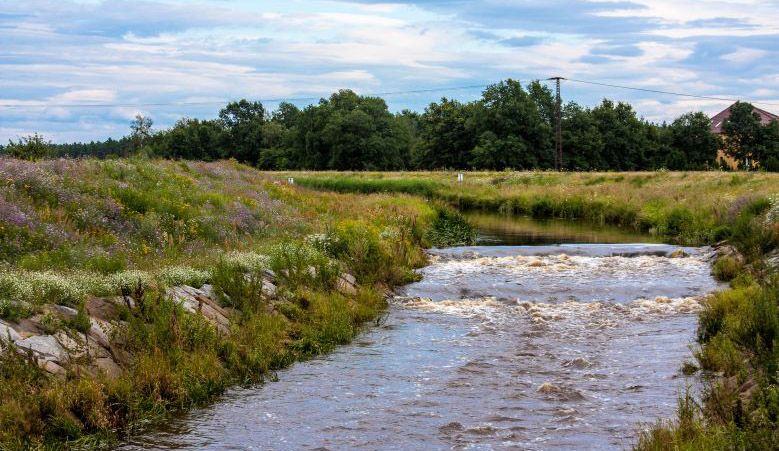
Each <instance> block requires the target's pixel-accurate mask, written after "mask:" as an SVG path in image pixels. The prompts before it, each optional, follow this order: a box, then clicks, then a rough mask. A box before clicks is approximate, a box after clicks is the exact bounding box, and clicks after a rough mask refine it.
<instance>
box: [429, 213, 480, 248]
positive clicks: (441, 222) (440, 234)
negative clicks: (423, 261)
mask: <svg viewBox="0 0 779 451" xmlns="http://www.w3.org/2000/svg"><path fill="white" fill-rule="evenodd" d="M436 213H437V217H436V219H435V220H434V221H433V223H432V224H431V226H430V228H429V229H428V231H427V234H426V236H425V238H426V239H427V240H428V241H429V242H430V243H431V244H432V245H433V246H436V247H446V246H467V245H470V244H473V242H474V241H475V240H476V228H475V227H474V226H473V225H472V224H471V223H469V222H468V220H467V219H465V217H464V216H463V215H461V214H460V213H458V212H457V211H454V210H451V209H449V208H445V207H437V208H436Z"/></svg>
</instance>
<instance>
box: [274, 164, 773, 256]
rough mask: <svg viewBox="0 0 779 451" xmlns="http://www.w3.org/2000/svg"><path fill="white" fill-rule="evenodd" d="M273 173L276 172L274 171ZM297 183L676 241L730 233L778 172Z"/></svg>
mask: <svg viewBox="0 0 779 451" xmlns="http://www.w3.org/2000/svg"><path fill="white" fill-rule="evenodd" d="M277 176H278V175H277ZM283 176H284V177H289V176H292V177H294V178H295V181H296V183H298V181H300V183H302V184H303V185H304V186H306V187H310V188H313V189H319V190H333V191H339V192H347V191H348V192H372V191H374V190H375V191H386V192H404V193H410V194H415V195H420V196H424V197H427V198H430V199H438V200H443V201H445V202H447V203H449V204H450V205H452V206H455V207H457V208H460V209H463V210H467V209H480V210H488V211H500V212H504V213H513V214H518V215H527V216H531V217H535V218H564V219H581V220H586V221H590V222H594V223H598V224H612V225H617V226H620V227H625V228H629V229H631V230H635V231H639V232H642V233H651V234H653V235H655V236H657V237H659V238H661V239H663V240H666V241H671V242H676V243H680V244H690V245H698V244H708V243H712V242H715V241H720V240H722V239H726V238H727V237H728V236H729V235H730V233H731V227H732V225H733V224H732V223H731V219H732V218H731V217H729V212H730V211H731V210H732V209H733V208H734V206H738V205H739V204H740V203H741V202H743V199H748V198H755V197H762V198H767V197H770V196H772V195H777V188H776V187H777V186H779V175H777V174H770V173H764V174H763V173H748V174H740V175H733V174H729V173H720V172H678V173H677V172H667V171H657V172H646V173H623V174H620V173H554V172H467V173H465V181H463V182H458V181H457V178H456V173H452V172H403V173H371V172H367V173H349V174H346V175H338V176H335V175H334V174H333V173H329V172H322V173H311V172H305V173H302V172H289V173H283Z"/></svg>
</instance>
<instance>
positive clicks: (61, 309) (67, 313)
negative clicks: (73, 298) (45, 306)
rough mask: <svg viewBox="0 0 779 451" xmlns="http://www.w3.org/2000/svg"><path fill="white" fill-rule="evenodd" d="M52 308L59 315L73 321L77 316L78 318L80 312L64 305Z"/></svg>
mask: <svg viewBox="0 0 779 451" xmlns="http://www.w3.org/2000/svg"><path fill="white" fill-rule="evenodd" d="M52 308H53V309H54V310H56V311H57V313H59V314H60V315H61V316H62V317H63V318H65V319H73V318H75V317H76V316H78V310H76V309H74V308H71V307H67V306H64V305H54V306H52Z"/></svg>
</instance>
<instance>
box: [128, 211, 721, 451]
mask: <svg viewBox="0 0 779 451" xmlns="http://www.w3.org/2000/svg"><path fill="white" fill-rule="evenodd" d="M488 219H489V221H491V224H492V227H485V226H483V224H484V222H485V221H487V220H488ZM500 221H511V223H510V224H503V225H501V224H500ZM475 222H477V223H478V224H481V225H482V228H481V233H480V236H479V243H478V245H477V246H472V247H464V248H451V249H440V250H433V251H431V264H430V265H429V266H427V267H426V268H424V269H422V270H421V273H422V275H423V279H422V281H420V282H418V283H415V284H411V285H409V286H406V287H404V288H403V289H402V290H400V291H399V293H398V296H396V297H394V298H393V299H392V300H391V302H390V308H389V313H388V316H387V318H386V319H385V320H384V321H383V323H382V324H381V325H380V326H378V327H370V328H368V329H366V331H365V332H364V333H362V334H361V335H360V336H359V337H358V338H357V339H356V340H355V341H354V343H353V344H351V345H349V346H343V347H340V348H338V349H337V350H336V351H335V352H333V353H332V354H329V355H327V356H322V357H320V358H317V359H314V360H311V361H307V362H302V363H297V364H295V365H293V366H292V367H291V368H289V369H287V370H284V371H281V372H279V373H278V378H279V380H278V382H269V383H267V384H265V385H260V386H256V387H250V388H245V387H244V388H234V389H231V390H230V391H229V392H228V393H227V394H226V395H225V396H223V397H221V398H220V399H219V400H218V401H217V402H216V403H214V404H213V405H211V406H209V407H207V408H203V409H195V410H191V411H188V412H186V413H182V414H179V415H176V416H174V417H173V418H171V419H170V420H168V421H167V422H165V423H164V424H162V425H159V426H157V427H155V428H154V429H151V430H148V431H147V432H145V433H144V434H141V435H138V436H135V437H132V438H131V439H128V440H127V441H125V442H123V443H122V444H121V445H120V447H119V448H120V449H123V450H140V449H158V450H170V449H209V450H211V449H213V450H268V449H271V450H276V449H277V450H287V449H295V450H297V449H311V450H314V449H318V450H324V449H329V450H342V449H365V450H374V449H381V450H409V449H415V450H444V449H463V450H471V449H473V450H490V449H531V450H535V449H538V450H541V449H582V450H590V449H592V450H594V449H625V448H630V446H631V445H632V444H633V443H634V441H635V437H636V435H637V433H638V431H639V430H640V429H641V427H643V426H645V425H646V424H647V423H648V422H651V421H654V419H656V418H658V417H670V416H672V415H673V413H674V409H675V406H676V399H677V396H678V395H679V394H680V393H681V392H683V391H684V389H685V387H686V386H687V385H688V384H690V383H692V381H689V380H686V379H685V378H684V377H683V376H682V375H681V373H680V366H681V364H682V363H683V362H684V360H685V359H687V358H689V355H690V351H689V349H688V346H689V345H691V344H692V343H693V340H694V331H695V327H696V316H695V312H696V311H697V310H698V309H699V308H700V298H699V296H700V295H703V294H705V293H709V292H711V291H714V290H716V289H717V288H718V285H717V284H716V283H715V281H714V280H713V279H712V278H711V277H710V267H709V263H708V260H707V252H708V250H707V249H705V248H678V247H674V246H666V245H661V244H654V243H651V241H652V240H651V239H650V238H647V237H641V236H635V235H632V234H625V233H620V232H621V231H619V230H611V229H609V230H606V231H604V230H602V229H600V230H598V229H596V228H591V229H584V228H583V227H582V226H581V225H577V224H571V223H557V224H550V223H545V224H539V223H535V222H532V221H531V222H529V223H527V222H526V221H525V220H523V219H517V218H507V217H500V216H496V217H494V218H482V219H481V222H479V221H475ZM523 224H529V227H528V228H527V233H526V234H525V238H524V240H525V241H524V242H523V238H522V235H523V234H522V227H523ZM539 227H541V228H542V231H543V233H539ZM501 228H503V229H506V230H510V233H503V236H504V238H503V239H501V232H499V230H500V229H501ZM554 228H557V229H558V231H557V232H550V230H552V229H554ZM560 228H562V232H560ZM496 230H497V231H498V232H496ZM572 230H573V231H575V232H576V233H571V232H572ZM539 235H544V238H543V239H539ZM587 237H589V238H587ZM642 238H643V239H642ZM570 241H574V242H579V243H576V244H573V243H570ZM582 241H584V243H585V244H581V243H580V242H582ZM626 241H627V243H625V242H626ZM636 241H648V242H644V243H636ZM566 242H568V243H567V244H566ZM594 242H595V243H599V244H592V243H594ZM485 244H490V245H485ZM496 244H500V245H496ZM504 244H511V245H504ZM527 244H533V245H527ZM678 250H682V251H683V252H684V254H685V256H684V257H682V258H671V254H673V253H674V252H675V251H678Z"/></svg>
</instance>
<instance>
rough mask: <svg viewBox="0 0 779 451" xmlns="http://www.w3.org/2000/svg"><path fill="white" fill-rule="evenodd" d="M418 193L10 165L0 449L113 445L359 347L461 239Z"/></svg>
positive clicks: (87, 163) (3, 193)
mask: <svg viewBox="0 0 779 451" xmlns="http://www.w3.org/2000/svg"><path fill="white" fill-rule="evenodd" d="M472 238H473V230H472V229H470V228H469V227H468V226H467V224H464V223H463V222H462V221H461V220H460V218H459V215H457V214H456V213H455V212H452V211H450V210H448V209H447V208H444V207H441V206H436V205H434V204H432V203H430V202H427V201H425V200H424V199H422V198H419V197H411V196H405V195H392V196H389V195H385V194H375V195H369V196H362V195H360V196H357V195H350V194H336V193H321V192H314V191H310V190H307V189H305V188H300V187H293V186H289V185H288V184H285V183H280V182H277V181H274V180H272V179H270V178H269V177H268V176H267V175H264V174H262V173H260V172H257V171H256V170H254V169H251V168H249V167H247V166H243V165H240V164H238V163H234V162H225V161H223V162H216V163H202V162H173V161H166V160H147V159H123V160H111V161H99V160H94V159H87V160H49V161H40V162H37V163H32V162H28V161H22V160H15V159H0V260H1V261H2V263H1V264H0V348H2V352H0V401H1V403H0V448H2V449H11V450H13V449H30V448H32V449H35V448H51V449H59V448H71V447H74V446H77V445H90V444H94V443H97V442H100V441H109V442H110V441H111V440H112V439H113V438H115V437H116V436H117V434H123V433H127V432H131V431H132V428H133V427H134V426H137V425H139V424H142V423H143V422H146V421H150V420H154V419H155V418H157V417H160V416H164V415H165V414H166V412H168V411H169V410H171V409H176V408H183V407H187V406H192V405H198V404H202V403H205V402H207V401H208V400H210V399H212V398H213V397H214V396H215V395H218V394H219V393H221V392H223V391H224V390H225V389H226V387H228V386H229V385H231V384H235V383H254V382H259V381H261V380H263V379H264V378H266V377H268V375H271V376H272V374H273V371H274V370H276V369H279V368H282V367H284V366H286V365H288V364H290V363H291V362H293V361H295V360H298V359H305V358H308V357H311V356H314V355H316V354H318V353H321V352H326V351H328V350H330V349H332V348H333V347H334V346H336V345H338V344H341V343H345V342H348V341H349V340H350V339H351V338H352V337H353V336H354V335H355V333H357V331H358V330H359V327H360V325H361V324H362V323H364V322H365V321H369V320H374V319H376V318H377V317H378V314H379V312H381V311H382V310H383V309H384V307H385V300H384V296H385V294H386V292H387V290H388V289H389V288H390V287H392V286H394V285H396V284H400V283H405V282H408V281H410V280H412V279H414V278H415V277H416V276H415V273H414V272H413V271H412V270H413V268H416V267H419V266H421V265H423V264H424V263H425V256H424V253H423V251H422V249H423V247H425V246H429V245H447V244H457V243H461V244H465V243H468V242H470V240H472Z"/></svg>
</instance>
